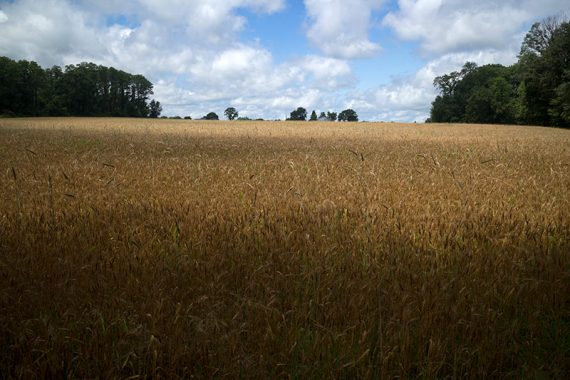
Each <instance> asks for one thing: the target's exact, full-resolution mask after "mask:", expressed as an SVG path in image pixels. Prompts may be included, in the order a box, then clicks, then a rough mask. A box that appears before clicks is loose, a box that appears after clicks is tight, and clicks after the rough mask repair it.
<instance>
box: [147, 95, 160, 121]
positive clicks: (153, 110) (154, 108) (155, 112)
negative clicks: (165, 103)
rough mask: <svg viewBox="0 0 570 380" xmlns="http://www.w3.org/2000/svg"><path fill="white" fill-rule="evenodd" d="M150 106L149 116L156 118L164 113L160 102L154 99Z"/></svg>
mask: <svg viewBox="0 0 570 380" xmlns="http://www.w3.org/2000/svg"><path fill="white" fill-rule="evenodd" d="M148 108H149V113H148V117H151V118H153V119H156V118H157V117H159V116H160V114H161V113H162V106H161V105H160V102H158V101H156V100H154V99H153V100H151V101H150V103H149V105H148Z"/></svg>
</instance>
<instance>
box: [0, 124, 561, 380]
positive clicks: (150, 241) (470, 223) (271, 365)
mask: <svg viewBox="0 0 570 380" xmlns="http://www.w3.org/2000/svg"><path fill="white" fill-rule="evenodd" d="M0 178H1V180H0V274H1V276H0V289H2V290H1V291H0V336H1V338H0V351H1V352H2V353H1V354H0V371H1V372H2V373H3V374H4V375H3V376H5V377H7V378H34V377H39V378H45V377H121V378H128V377H133V378H134V377H136V376H140V377H167V378H170V377H208V378H209V377H234V378H235V377H248V378H249V377H251V378H272V377H278V378H339V377H340V378H378V377H380V378H394V377H403V378H444V377H445V378H459V377H461V378H481V377H500V378H508V377H515V378H520V377H524V378H528V377H547V378H548V377H552V378H564V377H566V376H567V375H568V374H570V362H569V360H568V358H569V357H570V296H569V295H570V255H569V254H568V252H570V197H569V195H568V190H569V188H570V130H565V129H556V128H544V127H529V126H507V125H461V124H415V123H379V122H372V123H367V122H359V123H330V122H293V121H281V122H277V121H275V122H270V121H231V122H229V121H199V120H160V119H159V120H149V119H124V118H22V119H0Z"/></svg>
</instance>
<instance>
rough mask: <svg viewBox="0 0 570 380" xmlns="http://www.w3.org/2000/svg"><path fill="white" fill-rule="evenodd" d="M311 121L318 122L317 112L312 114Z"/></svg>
mask: <svg viewBox="0 0 570 380" xmlns="http://www.w3.org/2000/svg"><path fill="white" fill-rule="evenodd" d="M309 121H317V113H316V112H315V110H313V112H311V118H310V119H309Z"/></svg>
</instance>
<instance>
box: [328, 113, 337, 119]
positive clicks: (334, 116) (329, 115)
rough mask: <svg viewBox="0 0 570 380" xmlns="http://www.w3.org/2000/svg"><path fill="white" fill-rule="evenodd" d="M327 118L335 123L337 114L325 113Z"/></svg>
mask: <svg viewBox="0 0 570 380" xmlns="http://www.w3.org/2000/svg"><path fill="white" fill-rule="evenodd" d="M327 118H328V119H329V120H330V121H336V118H337V113H336V112H327Z"/></svg>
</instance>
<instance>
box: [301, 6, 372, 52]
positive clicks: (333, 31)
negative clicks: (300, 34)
mask: <svg viewBox="0 0 570 380" xmlns="http://www.w3.org/2000/svg"><path fill="white" fill-rule="evenodd" d="M382 3H383V1H382V0H353V1H344V0H305V7H306V8H307V14H308V16H309V18H310V20H311V23H312V24H311V26H310V27H309V29H308V31H307V37H308V38H309V40H310V41H311V42H312V43H313V44H314V45H315V46H316V47H318V48H319V49H320V50H322V51H323V52H324V53H325V54H326V55H329V56H331V57H337V58H359V57H369V56H372V55H374V54H376V53H378V52H379V50H380V45H379V44H377V43H375V42H372V41H370V40H369V37H368V33H369V29H370V27H371V22H372V20H371V18H372V11H373V10H375V9H379V8H380V6H381V5H382Z"/></svg>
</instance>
